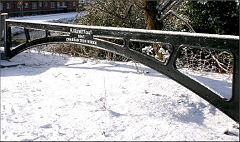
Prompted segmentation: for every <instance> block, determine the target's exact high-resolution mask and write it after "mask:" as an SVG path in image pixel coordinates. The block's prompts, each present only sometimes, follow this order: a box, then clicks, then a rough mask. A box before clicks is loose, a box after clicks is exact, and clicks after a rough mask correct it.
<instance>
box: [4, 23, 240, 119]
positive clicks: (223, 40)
mask: <svg viewBox="0 0 240 142" xmlns="http://www.w3.org/2000/svg"><path fill="white" fill-rule="evenodd" d="M11 27H23V28H24V31H25V35H26V39H27V40H26V43H23V44H20V45H18V46H16V47H14V48H13V49H11V48H12V47H11ZM29 29H38V30H45V31H46V36H45V37H44V38H40V39H36V40H31V39H30V36H29ZM70 29H77V30H85V31H91V34H90V36H89V37H87V38H86V39H90V40H91V41H96V42H97V44H95V45H93V44H88V43H79V42H70V43H72V44H81V45H86V46H92V47H96V48H101V49H104V50H108V51H111V52H114V53H117V54H119V55H122V56H125V57H127V58H131V59H133V60H135V61H138V62H140V63H142V64H144V65H146V66H148V67H150V68H152V69H154V70H156V71H158V72H160V73H162V74H165V75H167V76H168V77H169V78H171V79H173V80H175V81H176V82H178V83H179V84H181V85H183V86H185V87H186V88H188V89H189V90H191V91H193V92H194V93H196V94H197V95H199V96H200V97H202V98H203V99H205V100H206V101H208V102H209V103H211V104H213V105H214V106H215V107H217V108H218V109H219V110H221V111H222V112H224V113H225V114H226V115H228V116H229V117H230V118H232V119H233V120H235V121H237V122H239V62H240V60H239V37H238V36H229V35H213V34H198V33H183V32H170V31H156V30H143V29H128V28H114V27H99V26H85V25H72V24H60V23H44V22H41V23H39V22H26V21H21V20H10V19H7V20H6V36H5V37H6V39H5V43H6V44H5V47H4V48H5V50H4V51H5V52H4V54H5V57H7V58H8V59H10V58H12V57H14V56H15V55H17V54H19V53H20V52H22V51H24V50H26V49H28V48H30V47H33V46H35V45H39V44H44V43H53V42H67V41H66V38H71V37H72V36H73V35H74V34H69V33H70ZM49 31H58V32H64V33H68V34H69V35H67V36H55V37H51V36H48V33H49ZM101 37H102V38H112V39H122V40H123V41H124V45H119V44H115V43H112V42H110V41H106V40H103V39H101ZM130 41H140V42H149V43H156V42H163V43H169V44H171V45H172V50H173V51H172V54H171V56H170V59H169V61H168V63H167V64H164V63H162V62H160V61H158V60H157V59H154V58H152V57H150V56H148V55H145V54H142V53H139V52H137V51H134V50H132V49H130V48H129V42H130ZM184 46H191V47H193V48H206V49H216V50H226V51H228V52H230V53H231V54H232V55H233V56H234V63H233V66H234V68H233V83H232V98H231V99H229V100H227V99H225V98H221V97H219V96H218V95H217V94H216V93H215V92H213V91H211V90H210V89H208V88H207V87H206V86H204V85H202V84H200V83H199V82H197V81H195V80H193V79H191V78H190V77H188V76H186V75H184V74H182V73H181V72H180V71H178V70H177V68H176V65H175V63H176V59H177V56H178V53H179V52H178V51H179V50H180V48H181V47H184Z"/></svg>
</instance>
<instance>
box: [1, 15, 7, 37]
mask: <svg viewBox="0 0 240 142" xmlns="http://www.w3.org/2000/svg"><path fill="white" fill-rule="evenodd" d="M7 18H8V14H7V13H2V14H1V23H0V40H2V39H4V36H5V29H6V24H5V20H6V19H7Z"/></svg>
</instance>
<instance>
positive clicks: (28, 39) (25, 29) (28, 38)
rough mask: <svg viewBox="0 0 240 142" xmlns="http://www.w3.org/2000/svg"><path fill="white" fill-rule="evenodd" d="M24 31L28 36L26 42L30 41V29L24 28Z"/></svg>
mask: <svg viewBox="0 0 240 142" xmlns="http://www.w3.org/2000/svg"><path fill="white" fill-rule="evenodd" d="M24 33H25V37H26V42H29V41H30V35H29V29H27V28H24Z"/></svg>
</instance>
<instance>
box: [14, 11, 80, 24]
mask: <svg viewBox="0 0 240 142" xmlns="http://www.w3.org/2000/svg"><path fill="white" fill-rule="evenodd" d="M81 14H82V13H81ZM76 16H78V13H77V12H69V13H58V14H47V15H35V16H24V17H11V18H10V19H13V20H23V21H26V22H29V21H36V22H49V21H55V20H59V19H65V18H67V19H70V20H71V19H74V18H75V17H76Z"/></svg>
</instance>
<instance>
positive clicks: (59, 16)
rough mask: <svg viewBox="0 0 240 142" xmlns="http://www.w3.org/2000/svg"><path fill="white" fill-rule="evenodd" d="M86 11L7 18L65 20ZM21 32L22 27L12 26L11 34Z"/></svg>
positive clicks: (40, 21)
mask: <svg viewBox="0 0 240 142" xmlns="http://www.w3.org/2000/svg"><path fill="white" fill-rule="evenodd" d="M85 13H86V12H84V11H83V12H81V13H77V12H69V13H57V14H47V15H35V16H23V17H10V18H9V19H8V20H21V21H24V22H36V23H42V22H65V23H67V22H68V21H72V20H74V18H76V17H81V16H84V15H85ZM22 32H23V28H17V27H15V28H12V33H13V34H19V33H22Z"/></svg>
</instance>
